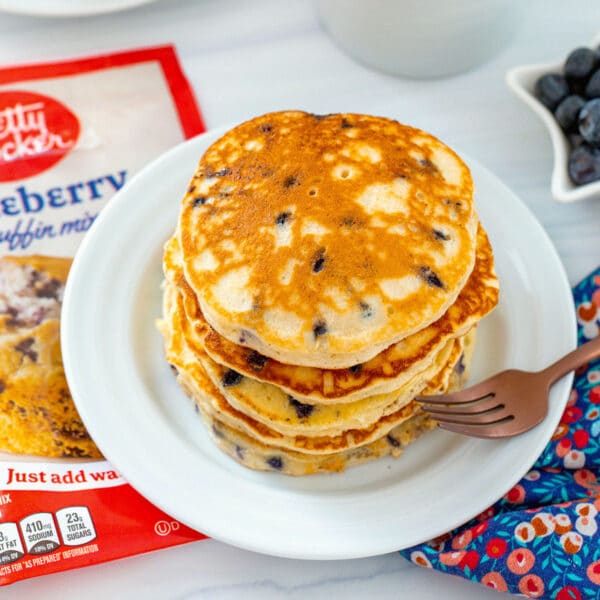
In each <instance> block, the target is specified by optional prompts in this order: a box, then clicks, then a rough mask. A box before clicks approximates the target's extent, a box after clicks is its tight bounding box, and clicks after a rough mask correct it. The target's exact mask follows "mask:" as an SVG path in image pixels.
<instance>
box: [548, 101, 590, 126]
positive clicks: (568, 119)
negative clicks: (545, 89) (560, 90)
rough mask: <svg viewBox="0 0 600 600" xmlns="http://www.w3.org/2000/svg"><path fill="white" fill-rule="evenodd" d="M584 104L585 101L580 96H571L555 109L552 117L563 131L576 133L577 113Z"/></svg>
mask: <svg viewBox="0 0 600 600" xmlns="http://www.w3.org/2000/svg"><path fill="white" fill-rule="evenodd" d="M584 104H585V100H584V99H583V98H582V97H581V96H576V95H571V96H567V97H566V98H565V99H564V100H562V101H561V103H560V104H559V105H558V106H557V107H556V110H555V111H554V116H555V117H556V120H557V122H558V124H559V125H560V126H561V127H562V128H563V130H564V131H566V132H569V133H570V132H575V131H577V125H578V117H579V111H580V110H581V109H582V107H583V105H584Z"/></svg>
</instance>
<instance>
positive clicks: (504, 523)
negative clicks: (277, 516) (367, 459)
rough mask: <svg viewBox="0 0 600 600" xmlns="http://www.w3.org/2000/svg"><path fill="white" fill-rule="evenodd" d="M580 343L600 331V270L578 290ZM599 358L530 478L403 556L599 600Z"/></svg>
mask: <svg viewBox="0 0 600 600" xmlns="http://www.w3.org/2000/svg"><path fill="white" fill-rule="evenodd" d="M573 295H574V299H575V306H576V311H577V323H578V341H579V344H583V343H585V342H586V341H588V340H590V339H592V338H594V337H596V336H598V335H599V326H600V268H598V269H597V270H596V271H595V272H593V273H592V274H591V275H589V276H588V277H587V278H586V279H584V280H583V281H582V282H581V283H580V284H579V285H577V286H576V287H575V288H574V290H573ZM599 511H600V360H595V361H593V362H591V363H589V364H587V365H585V366H584V367H582V368H580V369H578V370H577V372H576V373H575V380H574V384H573V389H572V390H571V394H570V396H569V401H568V404H567V408H566V410H565V412H564V413H563V416H562V419H561V421H560V424H559V425H558V427H557V429H556V431H555V433H554V435H553V436H552V439H551V440H550V442H549V443H548V446H546V448H545V450H544V452H543V453H542V455H541V456H540V457H539V459H538V460H537V462H536V463H535V464H534V465H533V467H532V468H531V470H530V471H529V472H528V473H527V474H526V475H525V477H524V478H523V479H522V480H521V481H520V482H519V483H518V484H517V485H515V486H514V487H513V488H512V489H511V490H509V491H508V492H507V493H506V495H505V496H504V497H503V498H502V499H501V500H499V501H498V502H497V503H496V504H494V505H493V506H490V507H489V508H488V509H487V510H485V511H484V512H483V513H482V514H480V515H478V516H477V517H476V518H475V519H473V520H472V521H471V522H469V523H466V524H465V525H463V526H462V527H460V528H458V529H456V530H454V531H452V532H450V533H447V534H445V535H442V536H440V537H439V538H437V539H435V540H432V541H431V542H428V543H426V544H421V545H419V546H416V547H414V548H409V549H407V550H403V551H402V552H401V554H402V555H403V556H405V557H406V558H408V559H409V560H411V561H412V562H414V563H416V564H417V565H421V566H424V567H429V568H433V569H437V570H438V571H441V572H443V573H449V574H451V575H459V576H460V577H465V578H466V579H469V580H471V581H475V582H479V583H481V584H483V585H485V586H488V587H490V588H493V589H495V590H498V591H504V592H511V593H514V594H522V595H524V596H527V597H530V598H552V599H556V600H582V599H585V600H587V599H593V598H595V599H600V532H599V531H598V523H599V522H600V516H599V515H598V512H599Z"/></svg>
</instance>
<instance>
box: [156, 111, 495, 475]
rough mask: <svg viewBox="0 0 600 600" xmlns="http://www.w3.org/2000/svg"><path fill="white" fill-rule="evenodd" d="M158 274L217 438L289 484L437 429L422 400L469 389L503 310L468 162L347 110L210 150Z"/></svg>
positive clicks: (191, 391)
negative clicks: (484, 323) (486, 321)
mask: <svg viewBox="0 0 600 600" xmlns="http://www.w3.org/2000/svg"><path fill="white" fill-rule="evenodd" d="M164 271H165V276H166V282H165V287H164V314H163V318H162V320H161V321H160V329H161V331H162V333H163V335H164V338H165V349H166V356H167V360H168V361H169V363H170V364H171V365H172V367H173V370H174V372H175V373H176V376H177V380H178V382H179V383H180V384H181V386H182V387H183V388H184V389H185V391H186V392H187V393H188V395H189V396H190V397H191V398H192V399H193V400H194V402H195V403H196V406H197V408H198V410H199V412H200V414H201V415H202V417H203V418H204V420H205V422H206V423H207V425H208V429H209V431H210V432H211V435H212V437H213V439H214V441H215V442H216V444H217V445H218V446H219V447H220V448H221V449H222V450H224V451H225V452H226V453H227V454H229V455H230V456H232V457H233V458H234V459H236V460H237V461H239V462H240V463H242V464H243V465H245V466H247V467H251V468H254V469H263V470H277V471H280V472H284V473H288V474H294V475H304V474H309V473H316V472H323V471H339V470H343V469H344V468H345V467H347V466H350V465H353V464H358V463H362V462H365V461H368V460H371V459H374V458H378V457H381V456H385V455H392V456H398V455H399V454H400V453H401V452H402V449H403V448H404V447H405V446H406V445H407V444H409V443H410V442H411V441H413V440H414V439H415V438H416V437H418V436H419V435H420V434H421V433H422V432H424V431H427V430H429V429H431V428H432V427H434V426H435V423H434V422H433V421H432V420H431V419H430V418H428V417H427V415H426V414H424V413H423V412H422V411H421V410H420V408H419V406H418V404H417V403H416V402H414V398H415V396H417V395H424V394H431V393H440V392H443V391H447V390H449V389H452V388H456V387H458V386H460V385H462V383H463V382H464V379H465V376H466V372H467V370H468V365H469V362H470V359H471V356H472V353H473V346H474V332H475V327H476V325H477V323H478V321H479V320H480V319H481V318H482V317H484V316H485V315H486V314H487V313H489V312H490V311H491V310H492V309H493V308H494V306H495V305H496V303H497V301H498V281H497V278H496V275H495V272H494V264H493V255H492V250H491V247H490V244H489V241H488V238H487V236H486V234H485V232H484V230H483V228H482V226H481V224H480V223H479V221H478V218H477V213H476V211H475V207H474V204H473V184H472V180H471V176H470V173H469V170H468V168H467V167H466V165H465V164H464V163H463V162H462V161H461V159H460V158H459V157H458V156H457V155H456V154H455V153H454V152H453V151H452V150H450V149H449V148H448V147H446V146H445V145H444V144H442V143H441V142H440V141H439V140H437V139H436V138H434V137H432V136H431V135H429V134H427V133H425V132H423V131H420V130H418V129H414V128H412V127H408V126H405V125H402V124H400V123H398V122H396V121H392V120H388V119H384V118H378V117H372V116H365V115H355V114H345V115H340V114H333V115H324V116H322V115H312V114H308V113H304V112H296V111H294V112H281V113H271V114H267V115H263V116H261V117H258V118H256V119H253V120H251V121H249V122H246V123H243V124H242V125H240V126H238V127H236V128H234V129H232V130H231V131H229V132H228V133H227V134H225V135H224V136H223V137H222V138H220V139H219V140H217V141H216V142H215V143H214V144H213V145H212V146H211V147H210V148H209V149H208V150H207V151H206V153H205V154H204V156H203V157H202V159H201V160H200V163H199V166H198V169H197V171H196V173H195V175H194V177H193V179H192V181H191V183H190V186H189V188H188V190H187V193H186V194H185V197H184V199H183V203H182V208H181V213H180V217H179V222H178V225H177V228H176V231H175V233H174V235H173V237H172V238H171V239H170V240H169V241H168V242H167V244H166V247H165V253H164Z"/></svg>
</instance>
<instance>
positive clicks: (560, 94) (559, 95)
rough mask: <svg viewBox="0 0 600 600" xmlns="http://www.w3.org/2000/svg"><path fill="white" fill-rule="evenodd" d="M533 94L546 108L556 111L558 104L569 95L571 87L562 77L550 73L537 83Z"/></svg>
mask: <svg viewBox="0 0 600 600" xmlns="http://www.w3.org/2000/svg"><path fill="white" fill-rule="evenodd" d="M533 93H534V94H535V97H536V98H537V99H538V100H539V101H540V102H541V103H542V104H543V105H544V106H545V107H546V108H549V109H550V110H554V109H555V108H556V106H557V105H558V103H559V102H560V101H561V100H562V99H563V98H565V97H566V96H568V95H569V85H568V84H567V80H566V79H565V78H564V77H563V76H562V75H558V74H557V73H548V74H547V75H542V76H541V77H540V78H539V79H538V80H537V81H536V82H535V87H534V90H533Z"/></svg>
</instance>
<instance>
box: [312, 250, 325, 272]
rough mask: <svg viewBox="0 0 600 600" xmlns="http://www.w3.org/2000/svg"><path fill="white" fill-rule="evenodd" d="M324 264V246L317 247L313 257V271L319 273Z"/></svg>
mask: <svg viewBox="0 0 600 600" xmlns="http://www.w3.org/2000/svg"><path fill="white" fill-rule="evenodd" d="M324 266H325V248H321V249H319V250H318V251H317V252H316V253H315V256H314V258H313V266H312V270H313V273H320V272H321V271H322V270H323V267H324Z"/></svg>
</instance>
